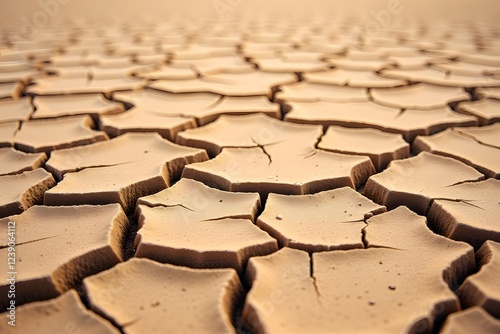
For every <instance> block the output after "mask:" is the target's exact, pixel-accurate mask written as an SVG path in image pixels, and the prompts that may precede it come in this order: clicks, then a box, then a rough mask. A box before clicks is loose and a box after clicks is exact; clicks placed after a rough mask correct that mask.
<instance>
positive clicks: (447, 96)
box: [370, 84, 470, 110]
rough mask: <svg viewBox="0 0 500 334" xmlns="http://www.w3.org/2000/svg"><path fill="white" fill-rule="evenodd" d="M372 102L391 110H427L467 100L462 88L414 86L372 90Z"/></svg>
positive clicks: (467, 96)
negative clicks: (391, 108)
mask: <svg viewBox="0 0 500 334" xmlns="http://www.w3.org/2000/svg"><path fill="white" fill-rule="evenodd" d="M370 95H371V96H372V98H373V101H375V102H376V103H379V104H382V105H386V106H389V107H393V108H405V109H417V110H429V109H437V108H442V107H445V106H447V105H448V104H449V103H452V102H460V101H465V100H469V99H470V97H469V94H467V93H466V92H465V91H464V90H463V89H462V88H452V87H439V86H432V85H428V84H415V85H411V86H403V87H397V88H391V89H382V88H374V89H372V90H371V91H370Z"/></svg>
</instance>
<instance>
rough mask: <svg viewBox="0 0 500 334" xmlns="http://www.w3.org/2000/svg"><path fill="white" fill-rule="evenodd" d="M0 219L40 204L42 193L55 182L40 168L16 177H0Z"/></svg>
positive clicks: (50, 175)
mask: <svg viewBox="0 0 500 334" xmlns="http://www.w3.org/2000/svg"><path fill="white" fill-rule="evenodd" d="M0 184H1V185H2V187H1V188H0V217H6V216H10V215H15V214H18V213H21V212H23V211H24V210H27V209H28V208H29V207H31V206H33V205H35V204H41V203H42V200H43V194H44V192H45V191H46V190H47V189H49V188H51V187H53V186H54V185H55V184H56V181H55V180H54V178H53V177H52V174H50V173H48V172H46V171H45V170H44V169H42V168H37V169H35V170H33V171H27V172H24V173H22V174H17V175H6V176H0Z"/></svg>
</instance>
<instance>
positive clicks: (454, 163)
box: [364, 152, 484, 215]
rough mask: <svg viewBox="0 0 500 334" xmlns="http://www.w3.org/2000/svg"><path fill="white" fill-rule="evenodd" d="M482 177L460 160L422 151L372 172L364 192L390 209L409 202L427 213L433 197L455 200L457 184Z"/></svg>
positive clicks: (409, 204) (415, 209) (409, 205)
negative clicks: (382, 169)
mask: <svg viewBox="0 0 500 334" xmlns="http://www.w3.org/2000/svg"><path fill="white" fill-rule="evenodd" d="M482 179H484V175H483V174H481V173H479V172H478V171H476V170H475V169H474V168H472V167H469V166H467V165H466V164H464V163H462V162H460V161H458V160H455V159H452V158H447V157H442V156H439V155H435V154H431V153H427V152H422V153H420V154H419V155H417V156H415V157H412V158H408V159H404V160H395V161H393V162H392V163H391V165H390V166H389V167H388V168H387V169H386V170H385V171H383V172H382V173H379V174H376V175H372V176H371V177H370V178H369V179H368V181H367V182H366V186H365V190H364V193H365V195H366V196H368V197H369V198H371V199H372V200H374V201H375V202H376V203H380V204H383V205H385V206H386V207H387V208H388V209H393V208H395V207H398V206H400V205H406V206H407V207H409V208H410V209H411V210H413V211H415V212H417V213H418V214H424V215H425V214H427V212H428V210H429V208H430V206H431V204H432V202H433V201H434V200H437V199H445V200H446V199H450V200H454V199H456V198H457V196H456V192H455V190H454V188H455V187H456V186H459V185H460V184H461V183H464V182H477V181H480V180H482Z"/></svg>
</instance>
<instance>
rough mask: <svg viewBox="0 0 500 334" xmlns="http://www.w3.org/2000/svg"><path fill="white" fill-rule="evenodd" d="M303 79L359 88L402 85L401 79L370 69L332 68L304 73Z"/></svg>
mask: <svg viewBox="0 0 500 334" xmlns="http://www.w3.org/2000/svg"><path fill="white" fill-rule="evenodd" d="M304 79H305V81H307V82H310V83H316V84H326V85H336V86H349V87H361V88H392V87H399V86H404V85H405V84H406V82H405V81H403V80H397V79H389V78H384V77H381V76H379V75H377V74H376V73H374V72H372V71H352V70H344V69H340V68H338V69H333V70H330V71H321V72H313V73H304Z"/></svg>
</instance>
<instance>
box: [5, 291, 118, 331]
mask: <svg viewBox="0 0 500 334" xmlns="http://www.w3.org/2000/svg"><path fill="white" fill-rule="evenodd" d="M7 315H8V312H6V313H3V314H1V315H0V316H1V317H2V318H3V319H8V317H7ZM73 329H78V330H82V332H83V333H96V334H119V333H120V331H119V330H118V329H116V328H115V327H113V326H112V325H111V324H110V323H109V322H108V321H106V320H104V319H103V318H101V317H100V316H98V315H96V314H95V313H94V312H92V311H89V310H87V309H86V308H85V305H83V303H82V302H81V301H80V298H79V297H78V293H77V292H76V290H70V291H68V292H66V293H64V294H63V295H61V296H60V297H57V298H54V299H51V300H48V301H43V302H35V303H31V304H27V305H24V306H21V307H19V308H18V309H17V310H16V327H15V329H14V327H11V326H9V325H8V324H7V321H2V322H1V323H0V331H2V333H6V334H9V333H16V334H31V333H59V332H64V331H67V330H71V331H72V330H73Z"/></svg>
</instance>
